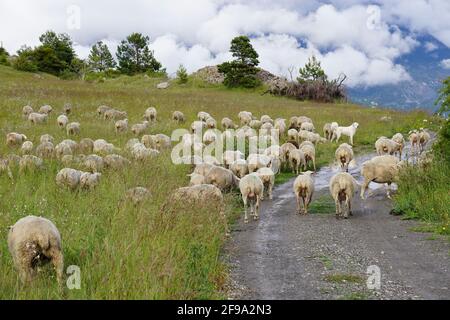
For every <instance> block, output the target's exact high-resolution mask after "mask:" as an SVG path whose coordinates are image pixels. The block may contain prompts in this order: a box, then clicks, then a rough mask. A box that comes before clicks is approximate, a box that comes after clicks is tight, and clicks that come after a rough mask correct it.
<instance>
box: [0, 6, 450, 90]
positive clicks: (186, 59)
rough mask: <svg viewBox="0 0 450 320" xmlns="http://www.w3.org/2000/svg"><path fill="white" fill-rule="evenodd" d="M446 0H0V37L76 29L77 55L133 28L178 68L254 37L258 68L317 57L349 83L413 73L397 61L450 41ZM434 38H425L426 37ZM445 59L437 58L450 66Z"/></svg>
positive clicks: (25, 38)
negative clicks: (238, 39)
mask: <svg viewBox="0 0 450 320" xmlns="http://www.w3.org/2000/svg"><path fill="white" fill-rule="evenodd" d="M449 17H450V1H448V0H397V1H391V0H373V1H365V0H360V1H357V0H328V1H325V0H323V1H319V0H297V1H295V0H279V1H268V0H250V1H248V0H247V1H240V0H195V1H194V0H192V1H186V0H160V1H156V0H128V1H118V0H96V1H92V0H58V1H56V0H53V1H52V0H39V1H35V0H1V1H0V41H2V42H3V46H4V47H5V48H6V49H7V50H8V51H10V52H15V51H16V50H17V49H19V48H20V46H21V45H23V44H27V45H31V46H34V45H37V44H38V43H39V40H38V37H39V35H40V34H42V33H43V32H45V31H46V30H48V29H52V30H55V31H57V32H65V33H68V34H70V36H71V37H72V39H73V40H74V42H75V44H76V50H77V53H78V55H79V56H80V57H82V58H85V57H87V55H88V54H89V49H90V46H91V45H92V44H93V43H94V42H96V41H98V40H103V41H104V42H106V43H107V44H108V45H109V46H110V49H111V51H113V52H115V51H116V47H117V44H118V43H119V42H120V40H121V39H123V38H125V37H126V36H127V35H128V34H130V33H132V32H142V33H144V34H147V35H149V36H150V38H151V48H152V49H153V50H154V52H155V56H156V58H157V59H158V60H160V61H161V62H162V63H163V65H164V66H165V67H166V68H167V70H168V72H169V73H173V72H175V70H176V69H177V68H178V66H179V64H183V65H185V66H186V67H187V69H188V71H195V70H197V69H198V68H200V67H203V66H205V65H213V64H217V63H219V62H222V61H225V60H227V59H229V58H230V56H229V53H228V49H229V45H230V40H231V39H232V38H233V37H234V36H236V35H240V34H247V35H249V36H251V38H252V43H253V45H254V47H255V48H256V50H257V51H258V53H259V55H260V61H261V67H262V68H264V69H267V70H269V71H271V72H273V73H276V74H279V75H288V70H289V68H291V67H295V68H296V69H298V67H299V66H302V65H304V63H305V62H306V60H307V59H308V57H309V56H311V55H312V54H315V55H316V56H317V57H318V58H319V59H320V60H321V61H322V65H323V67H324V68H325V70H326V72H327V73H328V74H329V75H330V76H331V77H337V76H338V75H339V74H340V73H345V74H346V75H347V76H348V77H349V79H348V82H347V84H348V85H350V86H373V85H380V84H390V83H398V82H400V81H404V80H408V79H410V75H409V74H408V72H407V71H406V70H405V68H404V67H403V66H402V65H400V64H398V62H397V61H398V58H399V57H401V56H403V55H407V54H408V53H410V52H411V51H413V50H415V49H416V48H418V47H420V46H423V47H424V49H425V50H426V51H427V52H432V51H434V50H436V49H437V47H438V45H439V44H440V45H444V46H447V47H449V48H450V18H449ZM424 35H426V36H431V37H433V38H432V40H431V41H427V42H425V43H421V42H420V40H419V39H420V38H421V37H422V36H424ZM448 58H449V59H446V60H443V61H442V62H441V66H442V68H448V69H450V57H448Z"/></svg>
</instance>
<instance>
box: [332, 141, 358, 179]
mask: <svg viewBox="0 0 450 320" xmlns="http://www.w3.org/2000/svg"><path fill="white" fill-rule="evenodd" d="M334 155H335V158H336V160H337V162H338V163H339V164H340V165H341V168H342V170H344V171H345V172H348V166H349V164H350V162H351V161H352V160H353V157H354V154H353V147H352V146H351V145H349V144H347V143H343V144H341V145H340V146H339V147H338V148H337V149H336V152H335V154H334Z"/></svg>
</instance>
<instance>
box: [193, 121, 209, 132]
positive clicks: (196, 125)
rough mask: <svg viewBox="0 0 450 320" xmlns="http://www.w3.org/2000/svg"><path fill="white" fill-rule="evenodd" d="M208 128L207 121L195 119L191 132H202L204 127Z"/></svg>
mask: <svg viewBox="0 0 450 320" xmlns="http://www.w3.org/2000/svg"><path fill="white" fill-rule="evenodd" d="M205 128H206V123H205V122H203V121H194V122H192V124H191V132H192V133H198V134H199V133H200V132H202V130H203V129H205Z"/></svg>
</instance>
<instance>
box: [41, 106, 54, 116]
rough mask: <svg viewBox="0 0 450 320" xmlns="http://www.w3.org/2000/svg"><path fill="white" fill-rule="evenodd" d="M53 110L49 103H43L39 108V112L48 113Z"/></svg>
mask: <svg viewBox="0 0 450 320" xmlns="http://www.w3.org/2000/svg"><path fill="white" fill-rule="evenodd" d="M52 111H53V108H52V107H51V106H49V105H45V106H42V107H40V108H39V113H42V114H46V115H49V114H50V113H51V112H52Z"/></svg>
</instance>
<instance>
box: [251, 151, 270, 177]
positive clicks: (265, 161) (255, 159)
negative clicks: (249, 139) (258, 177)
mask: <svg viewBox="0 0 450 320" xmlns="http://www.w3.org/2000/svg"><path fill="white" fill-rule="evenodd" d="M247 163H248V172H249V173H253V172H255V171H257V170H258V169H261V168H269V167H270V166H271V163H272V158H271V157H269V156H266V155H263V154H250V155H249V156H248V158H247Z"/></svg>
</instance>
